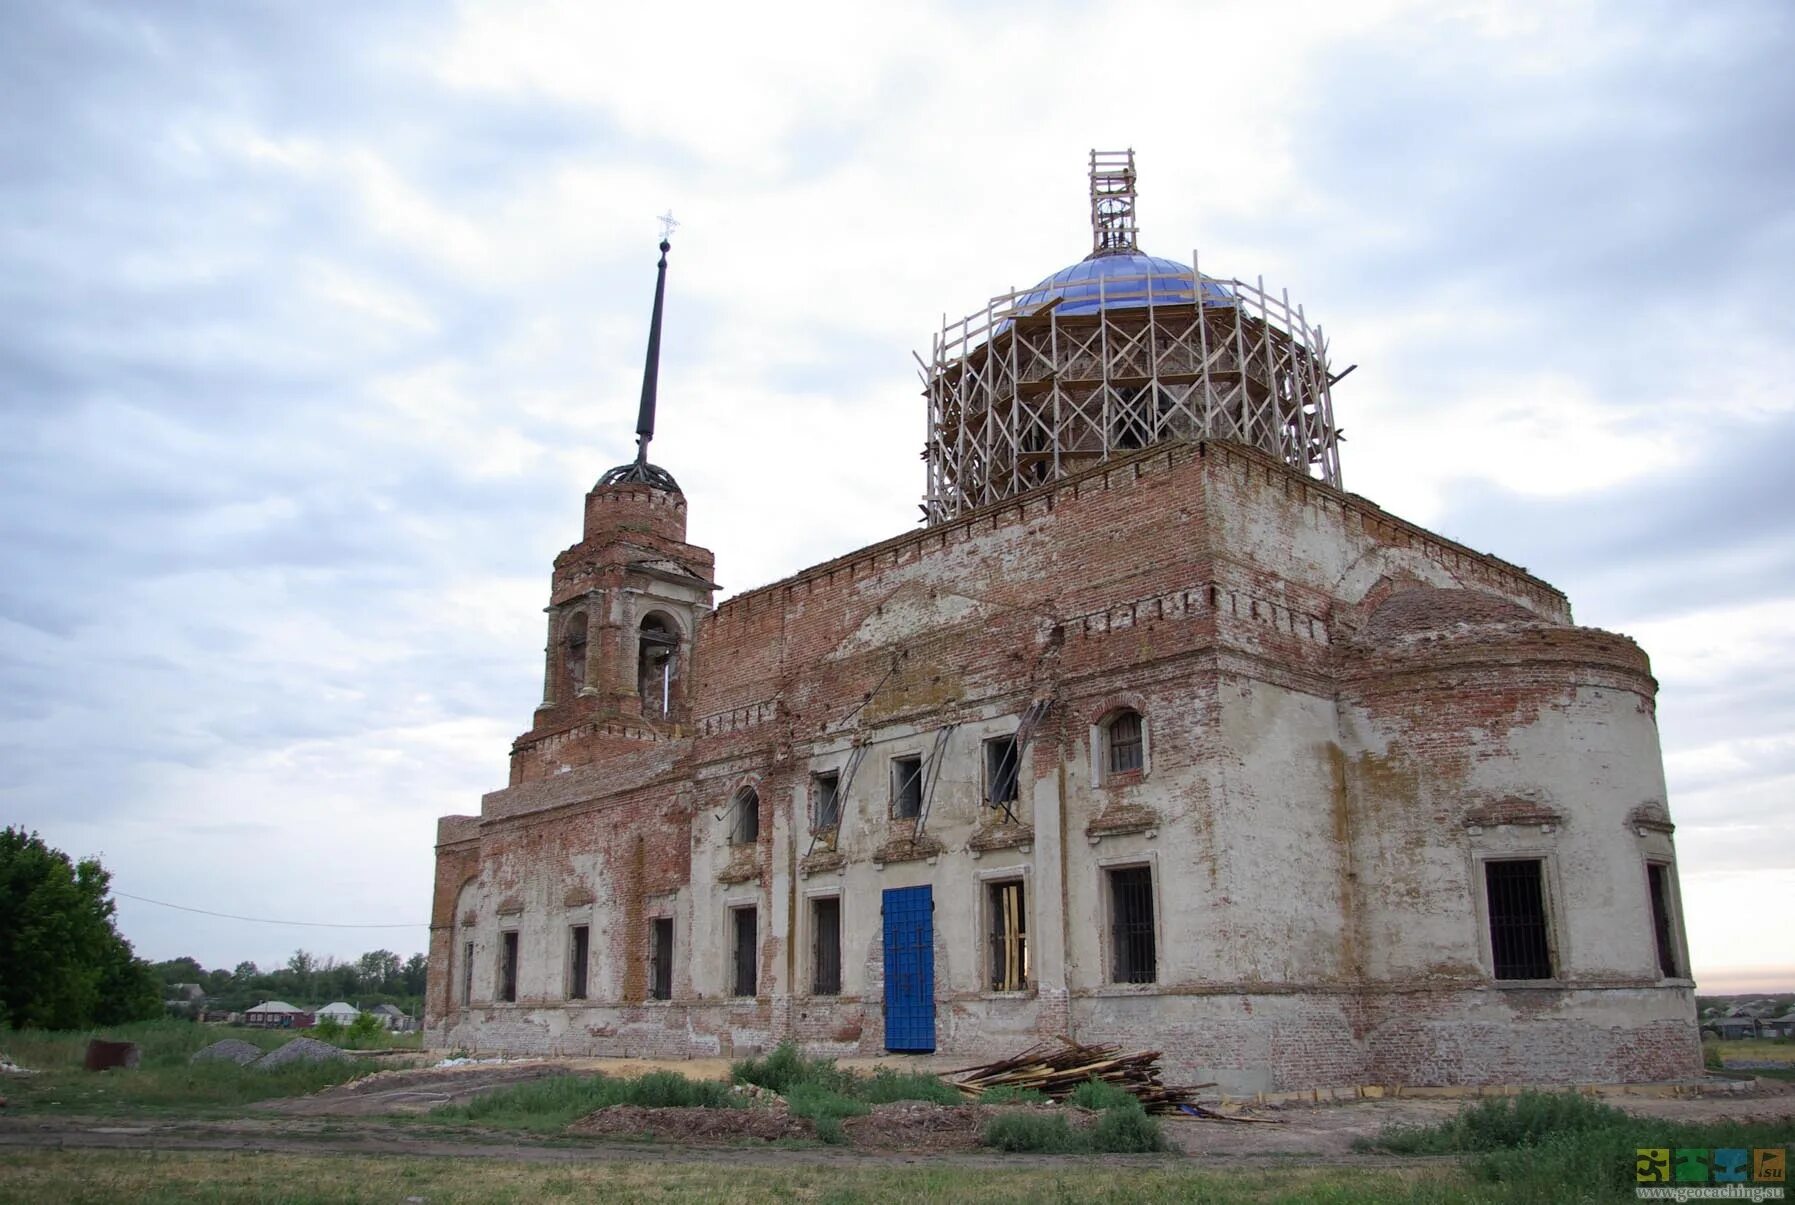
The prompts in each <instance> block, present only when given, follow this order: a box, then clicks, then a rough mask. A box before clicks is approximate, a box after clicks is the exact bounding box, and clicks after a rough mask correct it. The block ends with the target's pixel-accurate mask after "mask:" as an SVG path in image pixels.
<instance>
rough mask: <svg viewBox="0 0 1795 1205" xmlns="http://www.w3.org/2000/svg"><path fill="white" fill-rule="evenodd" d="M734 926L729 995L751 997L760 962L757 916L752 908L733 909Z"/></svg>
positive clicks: (731, 913)
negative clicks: (732, 970)
mask: <svg viewBox="0 0 1795 1205" xmlns="http://www.w3.org/2000/svg"><path fill="white" fill-rule="evenodd" d="M730 917H731V919H732V920H733V921H734V925H735V949H734V951H733V954H734V959H733V961H734V974H733V975H732V977H731V984H730V994H731V995H736V996H752V995H753V994H754V975H755V970H756V968H757V966H758V964H759V962H760V930H759V916H758V914H757V913H756V911H755V910H754V909H753V908H735V909H732V910H731V912H730Z"/></svg>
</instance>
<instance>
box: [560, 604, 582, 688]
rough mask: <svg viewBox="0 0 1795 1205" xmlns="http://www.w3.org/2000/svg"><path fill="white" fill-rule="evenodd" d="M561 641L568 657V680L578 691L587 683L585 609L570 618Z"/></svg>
mask: <svg viewBox="0 0 1795 1205" xmlns="http://www.w3.org/2000/svg"><path fill="white" fill-rule="evenodd" d="M561 643H562V647H563V649H564V650H565V652H566V657H567V680H568V681H569V682H571V683H573V688H574V689H575V690H576V691H577V690H579V689H580V687H582V686H584V685H586V613H585V612H584V611H576V612H575V613H574V614H573V615H572V616H570V617H569V618H568V620H567V628H566V630H565V632H564V634H563V636H562V640H561Z"/></svg>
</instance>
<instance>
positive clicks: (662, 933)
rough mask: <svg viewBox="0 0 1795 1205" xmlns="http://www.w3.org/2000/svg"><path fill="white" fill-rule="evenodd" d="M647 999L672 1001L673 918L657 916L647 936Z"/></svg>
mask: <svg viewBox="0 0 1795 1205" xmlns="http://www.w3.org/2000/svg"><path fill="white" fill-rule="evenodd" d="M648 998H649V999H650V1000H671V999H673V918H672V917H670V916H658V917H656V918H655V920H654V927H653V928H652V930H650V932H649V935H648Z"/></svg>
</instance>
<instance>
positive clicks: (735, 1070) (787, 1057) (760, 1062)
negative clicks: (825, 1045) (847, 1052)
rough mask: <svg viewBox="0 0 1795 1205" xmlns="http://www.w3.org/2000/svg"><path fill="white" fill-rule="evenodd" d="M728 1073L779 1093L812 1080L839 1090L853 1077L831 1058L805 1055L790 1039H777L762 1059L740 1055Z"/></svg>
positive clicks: (742, 1082)
mask: <svg viewBox="0 0 1795 1205" xmlns="http://www.w3.org/2000/svg"><path fill="white" fill-rule="evenodd" d="M729 1073H730V1077H731V1078H732V1079H734V1080H735V1081H736V1082H737V1083H741V1084H757V1085H759V1086H760V1087H762V1088H767V1089H770V1090H772V1091H774V1092H777V1093H779V1095H781V1096H784V1095H786V1093H787V1092H788V1091H789V1090H790V1089H791V1088H793V1087H795V1086H796V1085H798V1084H815V1085H817V1086H818V1087H822V1088H827V1089H829V1090H830V1091H832V1092H841V1091H845V1090H846V1089H847V1087H848V1085H849V1084H851V1083H852V1082H853V1080H854V1076H853V1074H852V1073H851V1072H847V1071H843V1070H841V1069H840V1068H839V1067H837V1066H836V1065H835V1060H834V1059H813V1058H808V1057H806V1056H805V1055H804V1054H803V1053H802V1052H801V1051H800V1050H799V1049H798V1048H797V1047H796V1046H795V1045H793V1044H792V1043H790V1042H781V1043H780V1044H779V1045H778V1046H777V1047H775V1048H774V1050H773V1053H772V1054H769V1055H768V1056H767V1057H765V1058H764V1059H743V1060H742V1061H741V1062H739V1063H736V1064H735V1065H734V1066H732V1067H731V1068H730V1069H729Z"/></svg>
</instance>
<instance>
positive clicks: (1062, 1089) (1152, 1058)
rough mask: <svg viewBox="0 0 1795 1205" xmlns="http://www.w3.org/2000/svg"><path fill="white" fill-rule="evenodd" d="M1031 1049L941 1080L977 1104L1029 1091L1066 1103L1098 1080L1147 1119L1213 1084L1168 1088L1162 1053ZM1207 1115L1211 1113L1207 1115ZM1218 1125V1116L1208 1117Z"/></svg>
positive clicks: (1060, 1045)
mask: <svg viewBox="0 0 1795 1205" xmlns="http://www.w3.org/2000/svg"><path fill="white" fill-rule="evenodd" d="M1056 1041H1057V1046H1056V1045H1055V1043H1054V1042H1041V1043H1038V1044H1036V1045H1034V1046H1030V1047H1029V1048H1028V1049H1027V1050H1025V1051H1023V1052H1022V1053H1021V1054H1019V1055H1017V1056H1016V1057H1015V1058H1010V1059H1000V1060H999V1061H997V1062H995V1063H986V1064H985V1065H984V1066H982V1067H967V1068H965V1069H964V1070H961V1071H950V1072H948V1073H947V1075H945V1076H943V1077H942V1078H944V1079H946V1080H947V1082H948V1083H950V1084H952V1085H953V1086H954V1087H956V1088H958V1089H959V1090H960V1091H961V1092H963V1093H965V1094H966V1095H967V1096H970V1097H972V1098H973V1099H975V1100H976V1099H978V1098H979V1097H981V1096H983V1095H984V1094H985V1093H987V1092H989V1091H990V1090H991V1089H993V1088H1000V1087H1009V1088H1026V1089H1030V1090H1032V1091H1035V1092H1039V1093H1040V1094H1041V1095H1042V1096H1045V1097H1047V1098H1048V1099H1049V1100H1056V1101H1063V1100H1065V1099H1066V1098H1068V1097H1069V1096H1071V1095H1072V1093H1073V1091H1074V1090H1076V1089H1077V1087H1078V1086H1079V1085H1080V1084H1082V1083H1084V1082H1086V1081H1087V1080H1098V1081H1100V1082H1102V1083H1106V1084H1111V1085H1113V1086H1115V1087H1117V1088H1121V1089H1122V1090H1123V1091H1125V1092H1129V1093H1131V1094H1132V1095H1133V1096H1134V1097H1135V1098H1136V1099H1137V1100H1139V1101H1140V1102H1141V1104H1142V1105H1144V1106H1145V1107H1146V1110H1147V1112H1149V1113H1171V1112H1175V1111H1177V1110H1178V1109H1179V1108H1180V1106H1183V1105H1194V1104H1195V1103H1196V1093H1197V1090H1198V1089H1199V1088H1213V1087H1214V1086H1215V1085H1214V1084H1190V1085H1186V1086H1176V1085H1167V1084H1163V1083H1161V1082H1160V1079H1159V1051H1157V1050H1141V1051H1136V1052H1135V1053H1133V1054H1123V1053H1122V1048H1121V1047H1120V1046H1081V1045H1079V1044H1078V1043H1077V1042H1074V1041H1072V1039H1070V1038H1065V1037H1061V1038H1058V1039H1056ZM1204 1112H1205V1113H1207V1112H1208V1111H1207V1110H1205V1111H1204ZM1208 1115H1209V1116H1211V1117H1214V1118H1216V1119H1217V1120H1232V1119H1230V1118H1223V1117H1222V1116H1221V1115H1220V1114H1213V1113H1211V1114H1208Z"/></svg>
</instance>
